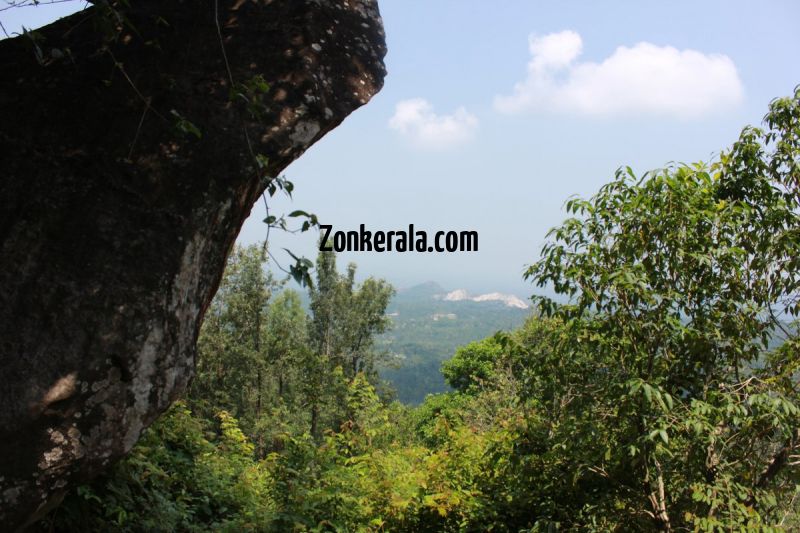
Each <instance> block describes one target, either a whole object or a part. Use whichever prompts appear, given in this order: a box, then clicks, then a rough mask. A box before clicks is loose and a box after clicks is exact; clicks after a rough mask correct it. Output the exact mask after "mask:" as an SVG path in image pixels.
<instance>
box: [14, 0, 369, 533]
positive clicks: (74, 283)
mask: <svg viewBox="0 0 800 533" xmlns="http://www.w3.org/2000/svg"><path fill="white" fill-rule="evenodd" d="M120 4H122V3H120ZM114 5H115V3H114V2H109V3H103V4H100V3H96V5H95V6H94V7H91V8H89V9H87V10H85V11H82V12H79V13H76V14H75V15H73V16H71V17H68V18H65V19H62V20H60V21H58V22H56V23H54V24H51V25H49V26H47V27H45V28H42V29H40V30H38V31H37V32H35V33H33V34H28V35H25V36H21V37H17V38H14V39H8V40H5V41H1V42H0V65H2V72H3V76H2V77H0V117H2V120H0V524H2V527H0V530H13V529H18V528H21V527H24V526H25V525H26V524H30V523H31V522H33V521H34V520H35V519H37V518H38V517H40V516H41V515H42V514H43V513H44V512H46V511H47V510H48V509H49V508H52V506H53V505H55V504H57V503H58V502H59V501H60V499H61V497H62V496H63V493H64V491H65V490H66V489H68V488H69V487H70V486H72V485H73V484H75V483H77V482H83V481H86V480H89V479H91V478H92V477H93V476H95V475H97V474H98V473H100V472H102V471H104V470H105V469H107V468H108V466H109V465H110V464H111V463H113V462H114V461H116V460H117V459H119V458H120V457H122V456H124V455H125V454H126V453H127V452H128V451H129V450H130V449H131V447H132V446H133V445H134V444H135V443H136V441H137V439H138V438H139V436H140V434H141V433H142V431H143V430H144V429H145V428H147V426H148V425H149V424H150V423H151V422H152V421H153V420H154V419H155V418H156V417H157V416H158V415H159V414H160V413H161V412H162V411H164V410H165V409H166V408H167V407H168V406H169V405H170V404H171V402H173V400H175V398H177V397H178V396H179V395H180V394H181V392H182V391H183V390H184V389H185V388H186V385H187V383H188V382H189V380H190V379H191V377H192V372H193V368H194V364H195V342H196V339H197V333H198V329H199V326H200V322H201V320H202V318H203V313H204V311H205V309H206V307H207V306H208V304H209V301H210V300H211V298H212V296H213V295H214V292H215V290H216V288H217V284H218V283H219V280H220V276H221V273H222V269H223V266H224V263H225V258H226V256H227V254H228V252H229V250H230V249H231V246H232V245H233V243H234V240H235V239H236V236H237V234H238V232H239V229H240V227H241V225H242V222H243V221H244V220H245V218H246V217H247V216H248V214H249V212H250V209H251V207H252V205H253V203H254V202H255V201H256V200H257V199H258V198H259V196H260V195H261V194H262V191H263V190H264V188H265V187H266V186H267V185H268V183H269V182H270V179H271V178H273V177H275V176H277V175H278V174H279V172H281V170H282V169H283V168H284V167H286V165H288V164H289V163H290V162H291V161H293V160H294V159H295V158H297V157H298V156H299V155H300V154H302V153H303V151H304V150H306V149H307V148H308V147H309V146H310V145H311V144H313V143H314V142H316V141H317V140H318V139H319V138H321V137H322V136H323V135H325V133H327V132H328V131H330V130H331V129H332V128H334V127H336V126H337V125H338V124H339V123H340V122H341V121H342V120H343V119H344V118H345V117H346V116H347V115H348V114H349V113H351V112H352V111H353V110H355V109H356V108H358V107H359V106H361V105H363V104H365V103H367V101H368V100H369V99H370V98H371V97H372V96H373V95H374V94H375V93H376V92H377V91H378V90H380V88H381V86H382V83H383V78H384V75H385V70H384V65H383V56H384V54H385V41H384V35H383V28H382V22H381V19H380V15H379V12H378V7H377V5H376V2H375V0H338V1H337V0H280V1H279V0H271V1H270V0H218V1H217V0H215V1H202V2H192V1H188V0H185V1H181V0H168V1H165V0H131V1H130V6H129V7H125V8H124V10H123V11H117V10H115V9H114ZM109 6H110V7H109ZM262 79H263V80H264V81H266V82H267V83H268V84H269V88H268V89H265V87H264V85H263V84H262V82H261V80H262ZM232 81H233V83H231V82H232ZM265 162H268V164H267V166H266V167H265V168H262V166H263V164H264V163H265ZM335 174H336V169H331V175H332V176H335Z"/></svg>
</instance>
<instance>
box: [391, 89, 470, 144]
mask: <svg viewBox="0 0 800 533" xmlns="http://www.w3.org/2000/svg"><path fill="white" fill-rule="evenodd" d="M389 127H390V128H392V129H393V130H396V131H399V132H400V133H401V134H403V135H405V136H406V137H408V138H409V139H411V141H412V142H413V143H414V144H416V145H417V146H420V147H422V148H431V149H441V148H447V147H450V146H454V145H457V144H461V143H463V142H466V141H469V140H470V139H472V138H473V137H474V135H475V131H476V130H477V129H478V119H477V118H476V117H475V115H472V114H471V113H469V112H467V110H466V109H464V108H463V107H459V108H458V109H456V110H455V112H454V113H453V114H451V115H437V114H436V113H434V112H433V106H432V105H431V104H430V102H428V101H427V100H425V99H424V98H412V99H410V100H403V101H401V102H398V103H397V105H396V106H395V111H394V115H393V116H392V118H391V119H390V120H389Z"/></svg>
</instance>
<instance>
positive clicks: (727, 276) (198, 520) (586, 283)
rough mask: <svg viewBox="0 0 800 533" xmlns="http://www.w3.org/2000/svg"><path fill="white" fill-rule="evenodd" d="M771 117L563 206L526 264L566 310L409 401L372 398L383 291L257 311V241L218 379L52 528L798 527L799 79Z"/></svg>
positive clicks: (327, 267) (542, 305)
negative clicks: (715, 145) (705, 160)
mask: <svg viewBox="0 0 800 533" xmlns="http://www.w3.org/2000/svg"><path fill="white" fill-rule="evenodd" d="M766 126H767V129H765V130H760V129H756V128H746V129H745V130H744V131H743V132H742V135H741V137H740V139H739V141H738V142H737V143H736V144H735V145H734V146H733V147H732V149H731V150H729V151H727V152H724V153H723V154H722V155H721V156H720V158H719V160H718V161H715V162H713V163H711V164H696V165H691V166H683V165H680V166H672V167H669V168H666V169H663V170H659V171H657V172H653V173H649V174H647V175H645V176H643V177H639V178H637V177H636V176H635V175H634V173H633V172H632V171H631V170H630V169H623V170H621V171H620V172H618V174H617V176H616V177H615V179H614V180H613V181H612V182H611V183H609V184H608V185H606V186H605V187H603V188H602V189H601V190H600V192H599V193H598V194H597V195H596V196H594V197H593V198H592V199H590V200H571V201H570V202H568V204H567V208H568V210H569V211H570V212H571V213H572V214H573V215H575V217H574V218H570V219H569V220H567V221H566V222H565V223H564V224H563V225H561V226H560V227H558V228H556V229H554V230H553V231H552V232H551V240H550V242H549V243H548V244H547V245H546V246H545V248H544V250H543V253H542V255H541V258H540V259H539V261H538V262H536V263H534V264H533V265H531V266H530V268H529V269H528V271H527V275H528V276H529V277H530V278H531V279H532V280H533V281H535V282H536V283H537V284H539V285H540V286H549V287H551V288H552V289H553V290H555V292H556V293H558V294H560V295H561V296H562V299H561V300H559V301H554V300H550V299H546V298H540V299H539V308H538V309H539V311H538V312H537V313H535V314H534V315H533V316H532V317H531V318H530V319H529V320H528V322H527V323H526V324H525V325H524V326H523V327H522V328H520V329H518V330H516V331H514V332H511V333H500V334H497V335H495V336H493V337H490V338H487V339H485V340H483V341H479V342H475V343H472V344H470V345H468V346H466V347H464V348H462V349H460V350H458V351H457V353H456V355H455V357H454V358H453V359H452V360H451V361H450V362H449V363H447V364H446V365H445V366H444V370H443V373H444V376H445V378H446V379H447V380H448V381H449V383H450V385H451V386H452V387H453V388H454V389H455V391H454V392H452V393H448V394H442V395H433V396H429V397H428V399H427V400H426V401H425V402H424V403H423V404H422V405H421V406H419V407H418V408H415V409H410V408H407V407H403V406H401V405H400V404H397V403H392V404H387V402H386V401H385V400H382V399H381V397H380V396H379V395H378V394H377V393H376V391H375V384H376V381H375V379H374V372H373V368H374V364H373V363H374V360H375V356H376V354H375V352H374V350H373V349H372V348H373V346H372V343H371V339H372V338H373V337H372V336H373V335H375V334H376V333H379V332H380V331H381V330H382V328H383V327H385V322H384V321H383V311H384V309H385V305H386V304H385V303H384V302H387V301H388V298H389V293H390V292H391V291H390V289H388V287H386V286H385V285H384V284H382V283H381V282H378V281H374V280H373V281H370V282H369V283H367V282H365V283H364V284H362V286H361V287H360V288H359V289H355V288H354V283H353V271H352V269H351V270H350V271H349V272H348V274H347V275H345V276H341V275H339V274H337V273H336V270H335V266H334V265H333V263H332V261H333V257H332V256H329V257H324V258H321V259H320V261H319V262H318V266H317V271H318V273H319V275H320V276H321V278H320V279H319V282H318V283H317V287H316V289H315V292H314V293H312V316H311V317H305V314H304V313H302V312H300V311H299V310H298V304H297V302H296V300H295V299H294V297H292V296H284V297H281V298H276V299H274V300H273V302H272V303H271V304H270V307H269V309H267V310H266V311H264V306H265V305H266V304H265V302H266V296H265V294H264V293H263V292H259V293H258V294H259V295H258V297H254V298H253V299H252V301H251V300H249V299H248V298H246V297H244V294H245V293H247V291H248V289H246V287H248V286H250V282H251V281H252V280H251V278H250V275H249V274H248V275H245V274H244V267H243V265H245V264H246V263H247V261H251V260H250V259H247V257H248V256H247V253H246V252H240V254H243V255H239V256H235V257H234V259H233V263H235V264H232V266H231V267H230V268H229V271H230V273H229V275H228V277H227V278H226V280H225V285H224V288H223V290H221V293H220V295H221V296H220V302H219V303H218V304H215V305H217V307H215V308H214V310H212V312H211V314H210V317H209V319H208V321H207V325H206V326H204V328H205V330H204V337H203V341H202V342H201V363H200V367H199V377H198V381H197V382H196V384H195V386H197V387H200V390H197V391H195V392H193V394H192V395H190V399H189V401H188V404H185V403H180V404H178V405H176V406H175V407H173V409H172V410H171V411H170V413H169V414H168V415H167V416H166V417H164V418H162V419H161V420H159V422H158V423H157V424H156V425H155V426H154V427H153V428H151V429H150V430H149V431H148V433H147V435H146V437H145V438H144V439H143V440H142V442H141V443H140V444H139V445H138V446H137V448H136V449H135V451H134V453H133V455H132V456H131V457H130V458H129V459H127V460H126V461H124V462H123V463H121V464H120V465H118V466H117V468H116V470H115V472H114V473H113V475H112V476H110V477H109V478H107V479H105V480H102V481H100V482H99V483H97V484H95V485H93V486H91V487H83V488H81V489H80V490H79V491H77V492H76V493H73V494H71V495H70V496H69V498H68V500H67V502H66V503H65V504H64V505H63V506H62V508H61V509H59V510H58V511H56V513H55V514H54V515H53V516H52V517H51V520H52V521H53V522H54V523H55V524H57V525H58V526H59V527H62V528H68V529H75V530H82V529H86V528H92V529H103V530H108V531H114V530H119V531H138V530H142V529H144V530H164V531H167V530H169V531H171V530H230V531H242V530H255V531H517V532H520V531H562V530H575V531H620V532H628V531H654V530H655V531H764V532H767V531H790V530H796V529H797V528H800V514H799V513H798V507H799V506H800V502H799V501H800V498H798V492H800V469H799V468H798V466H800V460H799V459H800V390H798V385H799V383H798V378H799V377H800V373H799V372H798V368H799V367H800V353H798V336H797V333H796V332H797V327H796V324H795V323H794V322H793V319H794V316H795V315H796V314H797V312H798V311H799V310H800V307H799V306H800V300H799V299H798V283H800V272H799V271H798V268H797V267H798V261H800V254H798V246H800V235H799V234H798V232H800V223H799V222H800V220H799V219H798V217H800V214H799V211H798V208H800V205H798V202H800V190H798V184H800V90H798V91H797V93H796V94H795V95H794V96H793V97H792V98H786V99H780V100H776V101H774V102H773V103H772V105H771V108H770V113H769V114H768V115H767V117H766ZM237 257H238V259H237ZM237 261H238V262H239V263H236V262H237ZM251 262H252V263H254V264H259V265H260V263H259V262H258V261H255V260H252V261H251ZM236 265H238V266H236ZM258 271H259V272H260V269H258ZM260 275H262V276H263V273H261V274H260ZM255 285H259V286H263V284H262V283H261V282H259V283H255ZM261 290H262V289H259V291H261ZM253 294H255V292H254V293H253ZM362 294H363V296H361V295H362ZM273 306H277V308H275V309H273V308H272V307H273ZM229 313H230V314H231V316H230V317H228V318H225V317H226V316H227V314H229ZM245 316H248V317H250V318H245ZM259 316H260V317H261V318H260V319H258V318H257V317H259ZM215 317H216V318H215ZM215 320H218V321H219V322H218V323H216V322H215ZM303 321H305V325H304V324H303ZM234 324H236V325H235V326H234ZM267 324H272V326H271V327H270V326H267ZM271 328H274V329H271ZM276 336H277V337H276ZM237 350H238V351H237ZM219 365H223V370H222V371H219ZM232 365H242V368H241V369H240V370H234V369H232V368H230V370H229V367H231V366H232ZM204 380H205V381H204ZM215 380H216V381H215ZM226 380H230V384H227V381H226ZM281 383H283V385H281ZM187 405H190V406H193V408H194V412H192V411H190V409H189V408H188V407H187ZM223 409H224V410H223ZM213 411H216V413H215V417H216V418H213V419H212V418H211V417H210V416H211V415H210V414H209V413H211V412H213ZM229 412H230V413H232V414H233V415H235V417H236V418H234V416H232V415H231V414H229ZM315 412H316V414H314V413H315ZM281 413H286V414H281ZM315 417H316V418H315ZM237 418H238V421H237ZM315 419H316V422H314V420H315ZM240 428H241V429H240ZM263 435H269V436H270V438H269V439H264V437H263Z"/></svg>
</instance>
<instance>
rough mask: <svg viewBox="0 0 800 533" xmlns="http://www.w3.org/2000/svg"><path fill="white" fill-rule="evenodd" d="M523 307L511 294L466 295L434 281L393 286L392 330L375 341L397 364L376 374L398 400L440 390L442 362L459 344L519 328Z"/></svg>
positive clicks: (525, 306)
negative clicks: (395, 288)
mask: <svg viewBox="0 0 800 533" xmlns="http://www.w3.org/2000/svg"><path fill="white" fill-rule="evenodd" d="M528 305H529V304H528V303H527V302H525V301H523V300H522V299H520V298H519V297H517V296H513V295H508V294H501V293H489V294H485V295H470V294H468V293H467V292H466V291H464V290H463V289H459V290H454V291H447V290H445V289H444V288H442V287H441V286H440V285H439V284H437V283H434V282H428V283H423V284H421V285H416V286H414V287H410V288H408V289H403V290H399V291H398V292H397V295H396V296H395V297H394V298H393V299H392V302H391V303H390V304H389V307H388V309H387V314H388V315H389V316H390V317H391V318H392V322H393V328H392V330H391V331H390V332H388V333H387V334H385V335H384V336H383V337H382V339H381V347H382V348H383V349H385V350H387V351H388V352H389V353H390V354H392V358H393V361H392V366H398V367H397V368H382V369H381V370H380V374H381V377H383V379H385V380H387V381H389V382H390V383H391V384H392V386H393V387H394V388H395V389H396V391H397V397H398V399H399V400H400V401H402V402H404V403H409V404H417V403H420V402H422V400H424V399H425V396H426V395H427V394H431V393H436V392H444V391H446V390H448V387H447V384H446V383H445V381H444V378H443V377H442V374H441V372H440V370H439V369H440V367H441V364H442V361H445V360H447V359H450V358H451V357H452V356H453V354H454V353H455V350H456V348H458V347H459V346H463V345H464V344H467V343H469V342H472V341H475V340H479V339H482V338H484V337H486V336H488V335H491V334H493V333H495V332H496V331H499V330H510V329H513V328H516V327H518V326H520V325H521V324H522V323H523V322H524V320H525V318H526V317H527V316H528V314H529V313H530V309H529V308H528Z"/></svg>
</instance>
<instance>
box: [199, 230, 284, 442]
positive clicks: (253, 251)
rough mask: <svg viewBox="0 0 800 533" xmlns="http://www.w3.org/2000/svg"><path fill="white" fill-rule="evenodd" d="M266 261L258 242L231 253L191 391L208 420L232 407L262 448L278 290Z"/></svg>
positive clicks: (203, 330)
mask: <svg viewBox="0 0 800 533" xmlns="http://www.w3.org/2000/svg"><path fill="white" fill-rule="evenodd" d="M264 265H265V258H264V254H263V251H262V249H261V247H260V246H256V245H253V246H249V247H247V248H242V247H239V246H237V247H236V248H234V251H233V253H232V254H231V255H230V256H229V257H228V264H227V267H226V269H225V273H224V274H223V278H222V282H221V283H220V288H219V291H218V292H217V295H216V297H215V298H214V300H213V301H212V303H211V306H210V308H209V311H208V313H207V314H206V320H205V321H204V323H203V327H202V328H201V332H200V337H199V340H198V363H197V375H196V377H195V379H194V381H193V383H192V386H191V388H190V393H189V397H190V398H191V399H192V400H194V402H195V406H196V410H198V411H199V412H201V413H202V414H204V415H206V416H208V417H209V418H213V416H214V414H215V413H217V412H218V411H220V410H227V411H230V412H231V413H232V414H233V415H234V416H236V417H237V418H238V419H239V420H240V423H241V425H242V429H243V430H244V431H245V432H246V433H247V434H249V435H250V436H251V437H252V438H254V440H256V441H258V442H259V445H260V446H259V448H261V447H262V446H261V444H262V443H261V441H260V440H259V439H257V438H256V435H257V432H256V427H257V425H258V424H259V421H260V420H261V418H262V415H263V413H264V409H265V407H266V405H265V404H266V402H267V399H266V398H268V397H269V396H270V395H271V392H272V390H271V387H270V386H269V383H268V382H269V381H270V375H271V371H272V368H271V366H272V365H271V364H270V356H269V346H268V342H269V341H268V333H267V332H268V329H267V322H268V317H269V315H268V313H267V310H268V308H269V300H270V297H271V294H272V292H273V291H275V290H276V289H278V288H279V284H278V283H277V282H275V281H274V280H273V278H272V275H271V274H269V273H266V272H265V270H264ZM273 335H274V334H273ZM201 406H202V407H201ZM198 408H199V409H198Z"/></svg>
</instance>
